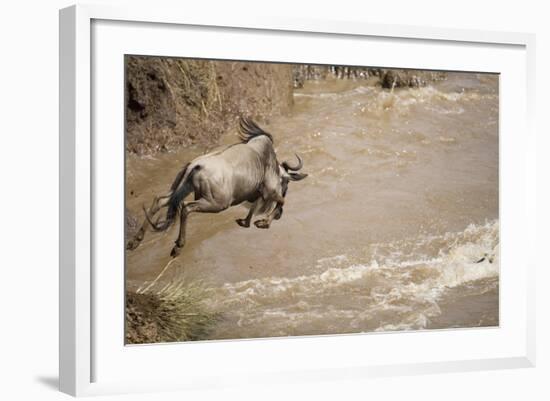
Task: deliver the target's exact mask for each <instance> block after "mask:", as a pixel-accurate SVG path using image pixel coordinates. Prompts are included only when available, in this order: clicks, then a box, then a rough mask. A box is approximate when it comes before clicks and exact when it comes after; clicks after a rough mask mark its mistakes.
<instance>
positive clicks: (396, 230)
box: [127, 74, 499, 339]
mask: <svg viewBox="0 0 550 401" xmlns="http://www.w3.org/2000/svg"><path fill="white" fill-rule="evenodd" d="M294 100H295V106H294V109H293V113H292V115H290V116H285V117H281V118H277V119H274V120H272V121H271V122H270V124H269V125H266V126H265V128H266V130H268V131H269V132H271V133H272V134H273V135H274V137H275V146H276V151H277V154H278V155H279V159H284V158H288V159H291V158H292V155H293V153H294V152H296V153H298V154H300V155H301V156H302V157H303V159H304V168H303V171H305V172H307V173H309V177H308V178H307V179H305V180H303V181H300V182H296V183H290V187H289V191H288V194H287V198H286V199H287V201H286V204H285V210H284V215H283V217H282V218H281V220H279V221H275V222H274V223H273V224H272V226H271V228H270V229H269V230H259V229H256V228H255V227H254V226H252V227H251V228H248V229H245V228H242V227H239V226H238V225H237V224H236V223H235V219H236V218H239V217H244V216H245V215H246V212H247V211H246V210H245V209H244V208H242V207H235V208H232V209H229V210H227V211H225V212H223V213H220V214H202V215H199V214H195V215H192V216H191V217H190V219H189V223H188V226H187V227H188V230H187V244H186V247H185V248H184V250H183V252H182V253H181V255H180V256H179V258H178V259H176V260H175V262H174V263H172V264H171V265H170V268H169V269H168V271H167V272H166V273H164V274H163V276H162V277H161V280H164V281H168V280H173V279H181V278H183V279H184V280H202V281H204V282H206V283H208V285H209V286H211V287H212V288H214V291H213V295H212V297H211V299H210V300H209V304H210V306H211V307H212V308H213V309H215V310H217V311H219V312H221V313H222V316H223V319H222V321H221V322H220V323H219V324H218V325H217V326H216V328H215V329H214V332H213V333H212V335H211V338H212V339H220V338H246V337H271V336H287V335H307V334H332V333H350V332H365V331H377V330H378V331H380V330H402V329H427V328H446V327H475V326H491V325H498V316H499V311H498V275H499V258H498V243H499V236H498V232H499V225H498V76H496V75H481V74H449V78H448V79H447V80H445V81H441V82H438V83H435V84H433V85H432V86H427V87H424V88H412V89H395V90H394V91H393V92H391V91H387V90H383V89H380V88H378V87H374V86H369V85H368V83H366V82H365V81H346V80H327V81H321V82H308V83H307V85H306V86H305V87H304V88H303V89H302V90H299V91H297V92H296V93H295V98H294ZM235 138H236V133H228V134H227V136H226V137H225V138H224V139H223V141H224V143H226V144H229V143H233V142H235ZM205 151H206V149H199V148H192V149H185V150H182V151H180V152H178V153H169V154H163V155H160V156H158V157H154V158H149V159H143V158H137V157H132V156H131V157H129V158H128V160H127V200H128V201H127V203H128V207H129V209H130V210H132V211H133V212H134V213H136V214H139V215H140V216H141V212H140V209H141V205H142V204H144V203H146V204H147V205H149V203H150V202H151V199H152V197H153V195H155V194H161V193H163V192H165V191H166V190H167V188H168V187H169V185H170V183H171V181H172V179H173V178H174V176H175V174H176V173H177V172H178V171H179V169H180V168H181V167H182V166H183V165H184V164H185V163H186V162H187V161H189V160H191V159H192V158H193V157H195V156H197V155H199V154H202V153H204V152H205ZM176 236H177V232H176V229H175V228H173V229H172V230H171V231H169V232H168V233H163V234H151V233H148V235H147V236H146V238H145V240H144V242H143V244H142V245H141V246H140V247H139V248H138V249H137V250H135V251H132V252H128V253H127V279H128V284H129V286H130V287H139V286H142V285H143V284H144V283H145V282H150V281H151V280H153V279H155V277H157V275H158V274H159V273H160V272H161V271H162V270H163V268H164V267H165V266H166V264H167V263H168V262H169V260H170V258H169V253H170V249H171V247H172V246H173V241H174V239H175V237H176ZM485 254H489V255H490V256H493V257H494V260H493V263H490V262H489V260H488V259H489V258H487V259H486V260H485V261H483V262H481V263H475V262H476V261H478V260H479V259H480V258H482V257H483V256H484V255H485Z"/></svg>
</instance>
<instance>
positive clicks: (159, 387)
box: [59, 5, 536, 396]
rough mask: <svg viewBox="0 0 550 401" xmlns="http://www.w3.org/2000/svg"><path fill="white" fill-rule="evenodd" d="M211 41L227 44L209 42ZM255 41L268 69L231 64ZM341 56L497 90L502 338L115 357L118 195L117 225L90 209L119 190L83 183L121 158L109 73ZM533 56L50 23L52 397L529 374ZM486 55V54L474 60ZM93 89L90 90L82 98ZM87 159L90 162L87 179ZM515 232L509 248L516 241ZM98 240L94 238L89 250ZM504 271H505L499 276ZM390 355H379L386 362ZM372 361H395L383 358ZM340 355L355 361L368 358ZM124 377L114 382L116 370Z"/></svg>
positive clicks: (507, 44)
mask: <svg viewBox="0 0 550 401" xmlns="http://www.w3.org/2000/svg"><path fill="white" fill-rule="evenodd" d="M191 31H192V34H193V35H198V36H197V37H199V38H201V46H200V47H198V46H196V47H193V48H191V47H188V48H185V47H182V46H180V47H179V48H178V47H177V43H176V42H175V40H164V39H166V38H168V37H173V36H174V35H176V36H177V35H180V34H181V35H189V34H190V33H189V32H191ZM125 32H126V33H128V35H127V38H126V39H128V37H132V38H135V36H136V35H137V36H139V38H140V44H139V46H138V45H135V43H130V42H131V41H130V40H129V39H128V40H126V39H125V37H124V36H125ZM130 32H131V33H132V35H129V33H130ZM144 32H145V34H144ZM140 35H142V36H140ZM220 35H225V38H227V39H228V40H227V41H226V40H224V41H220V40H219V38H220ZM255 35H256V39H257V36H258V35H261V37H262V40H265V41H266V43H273V44H274V46H273V47H271V51H272V52H273V53H272V54H273V55H272V56H269V55H267V54H268V53H264V54H262V53H261V51H260V49H256V53H251V50H250V49H248V50H245V47H246V45H247V44H248V45H250V43H253V39H254V38H255ZM333 39H337V40H338V41H339V43H340V47H341V53H337V52H336V51H334V52H333V53H330V52H329V53H328V54H324V55H323V54H322V53H319V52H318V53H310V54H309V55H308V54H302V53H307V51H304V49H306V46H302V47H300V44H302V45H306V44H308V43H312V44H313V45H312V46H311V47H312V49H311V52H314V51H315V46H316V45H315V43H321V42H319V41H324V42H326V45H327V49H331V48H333V49H336V48H335V47H334V44H330V43H329V42H331V40H333ZM239 41H241V42H242V43H241V44H240V45H239V43H240V42H239ZM216 42H218V43H217V44H216ZM180 43H181V42H180ZM227 43H231V44H234V46H233V47H232V46H228V45H227ZM289 43H295V44H294V45H289ZM348 44H350V45H352V44H353V45H357V46H359V45H360V46H363V45H365V46H367V45H368V46H372V47H371V48H372V49H376V48H389V47H392V46H401V47H399V49H401V50H402V52H395V53H392V54H389V50H388V51H386V53H388V54H382V53H383V52H384V50H381V51H380V54H379V55H378V53H377V56H376V57H378V59H377V60H378V61H380V60H385V61H382V64H380V63H379V62H378V63H375V65H381V66H387V67H402V68H413V67H414V68H419V69H421V68H430V69H454V70H474V71H475V70H477V71H488V72H499V73H501V74H502V81H501V135H503V136H502V143H501V155H502V156H501V165H500V179H501V192H500V196H501V221H502V223H501V230H503V231H502V232H501V233H502V242H501V243H502V246H503V248H504V249H505V250H506V251H504V252H503V253H502V260H503V267H502V269H503V270H501V272H502V273H501V309H502V311H501V326H500V327H499V328H497V329H485V330H447V331H437V332H413V333H395V334H389V333H385V334H369V335H345V336H321V337H305V338H292V339H258V340H246V341H219V342H208V344H206V343H195V344H164V345H163V344H159V345H151V346H140V347H137V346H136V347H125V346H124V340H123V338H122V337H121V336H120V333H121V330H122V326H120V325H119V323H120V322H121V321H122V319H123V315H124V314H123V307H124V306H123V303H122V302H120V301H121V299H123V298H122V292H123V287H121V286H120V283H121V279H122V280H123V265H122V264H119V263H113V265H112V266H109V269H106V266H105V264H102V263H101V262H102V261H104V260H105V259H104V257H105V255H106V254H107V253H109V255H110V256H113V260H115V261H117V260H118V261H120V260H122V259H121V257H122V256H121V255H122V253H123V247H120V245H121V242H120V240H121V234H122V232H123V228H122V221H123V219H120V220H117V219H118V218H119V217H120V216H121V215H116V213H122V203H120V202H121V200H122V198H121V196H120V195H121V194H118V195H117V194H113V197H112V199H110V202H112V203H114V204H118V205H119V206H120V207H119V209H120V210H118V209H117V210H118V212H116V210H115V209H116V207H115V209H113V213H115V215H111V214H109V213H110V212H109V211H105V210H104V207H103V206H102V202H101V198H98V196H104V195H98V194H105V193H107V192H106V191H109V188H115V186H116V185H118V184H120V180H119V178H120V174H118V173H117V174H112V176H113V180H112V181H109V182H107V181H108V180H107V181H106V180H101V179H97V177H102V174H105V171H107V170H108V171H116V169H118V168H120V169H123V167H122V164H120V160H121V159H120V157H122V156H121V155H120V153H123V152H122V149H123V136H124V135H123V129H118V128H120V127H121V126H120V121H121V119H122V118H123V117H122V114H123V113H122V114H120V111H121V110H123V104H122V103H121V102H120V99H122V97H121V96H123V94H122V92H123V87H122V86H121V87H119V88H118V89H112V88H113V86H110V87H111V90H113V91H114V92H113V93H114V94H115V96H110V97H111V99H110V100H109V99H107V98H105V99H104V97H105V93H106V92H105V91H104V89H105V88H107V87H109V85H108V84H112V83H113V82H114V83H115V86H114V87H115V88H116V84H117V82H118V83H119V82H120V77H121V74H122V70H117V68H118V67H119V66H120V65H122V64H121V63H122V59H120V58H118V56H119V55H121V54H124V53H134V54H156V55H170V56H172V55H174V56H188V57H196V56H199V55H203V56H208V55H209V54H212V53H208V52H207V50H205V49H207V48H211V49H216V51H217V52H216V53H215V54H216V56H217V57H218V58H222V59H223V58H233V59H254V58H257V59H258V60H262V61H296V62H300V61H304V60H310V61H315V62H320V63H323V62H330V61H332V62H333V63H336V62H342V63H343V62H344V61H348V62H349V63H350V64H355V65H366V64H365V61H364V60H365V59H364V58H361V57H364V55H362V56H361V55H353V54H351V53H350V51H349V48H348V50H346V46H347V45H348ZM216 46H217V48H216ZM239 46H240V47H239ZM293 46H294V47H293ZM331 46H333V47H331ZM377 46H378V47H377ZM308 48H309V47H308ZM534 48H535V38H534V35H530V34H522V33H506V32H483V31H471V30H458V29H436V28H427V27H411V26H397V25H373V24H368V23H366V22H357V21H355V22H349V21H317V20H294V19H292V18H283V19H281V18H270V17H262V16H258V17H257V18H250V16H247V18H246V19H238V18H235V17H221V16H216V17H210V16H205V15H187V14H186V13H185V10H183V9H180V10H166V9H157V8H154V7H150V8H138V7H131V8H130V7H128V8H113V7H109V6H104V5H101V6H99V5H85V6H84V5H78V6H72V7H69V8H66V9H63V10H61V11H60V328H59V329H60V368H59V370H60V372H59V374H60V390H61V391H63V392H66V393H68V394H72V395H77V396H80V395H94V394H110V393H127V392H141V391H166V390H175V389H180V390H181V389H202V388H212V387H220V386H226V385H230V384H231V385H244V384H248V385H250V384H262V383H272V384H273V383H291V382H296V381H303V380H329V379H339V378H351V379H357V380H359V379H361V378H365V377H376V376H387V375H403V374H422V373H431V372H449V371H468V370H481V369H505V368H516V367H531V366H534V364H535V334H534V333H535V305H534V302H535V301H534V300H535V294H534V289H535V282H534V270H535V263H536V261H535V260H534V257H533V256H531V255H534V252H532V249H531V248H532V247H533V246H534V245H531V244H534V243H535V241H534V239H533V238H534V236H535V218H536V215H535V184H536V183H535V164H536V163H535V154H536V149H535V142H536V141H535V132H534V129H533V122H534V118H533V113H534V85H535V75H534V73H535V72H534V57H535V55H534ZM238 49H241V50H238ZM407 49H412V50H407ZM434 49H437V52H438V53H439V56H440V57H439V58H435V57H432V58H430V57H425V58H422V57H419V58H418V59H417V60H411V58H410V57H407V56H410V55H411V54H416V53H412V52H417V51H420V52H426V53H425V54H426V55H429V54H433V51H434ZM103 52H105V53H103ZM144 52H145V53H144ZM203 52H206V53H203ZM247 52H248V53H247ZM346 52H347V53H346ZM430 52H431V53H430ZM487 52H492V53H491V54H490V55H489V56H487V54H486V53H487ZM275 53H276V55H275ZM316 54H317V55H316ZM420 54H424V53H420ZM460 54H464V55H465V58H467V59H468V60H463V61H462V62H458V61H456V59H454V58H456V57H458V55H460ZM254 55H256V57H254ZM113 56H114V57H113ZM307 57H309V58H307ZM373 57H375V56H373ZM384 57H385V59H384ZM453 57H454V58H453ZM212 58H214V57H212ZM485 59H487V60H485ZM113 60H114V61H113ZM453 60H454V61H453ZM113 63H114V64H113ZM119 63H120V64H119ZM113 66H114V67H113ZM476 66H477V67H478V68H476ZM115 70H116V71H115ZM105 71H107V74H104V72H105ZM109 71H111V72H112V74H113V75H112V76H111V75H110V72H109ZM503 71H504V72H503ZM94 80H95V81H94ZM111 80H114V81H111ZM99 82H103V84H101V83H99ZM96 84H97V85H99V86H98V87H96V86H94V85H96ZM101 85H103V86H101ZM512 94H514V96H511V95H512ZM102 96H103V97H102ZM99 98H101V99H100V100H102V101H103V100H105V103H107V101H112V102H114V103H113V104H112V105H110V110H111V112H112V113H119V114H120V115H119V116H118V117H117V116H116V114H113V117H109V116H110V114H102V113H103V111H102V110H104V109H105V108H106V107H107V106H105V105H104V104H103V102H102V101H101V102H99V100H98V99H99ZM117 102H118V103H117ZM117 104H118V106H117ZM104 124H107V125H104ZM111 127H114V128H113V129H111ZM117 127H118V128H117ZM98 129H99V130H103V131H102V132H105V130H109V132H114V134H113V135H112V136H111V137H109V138H111V139H109V140H104V139H101V140H100V141H99V142H98V141H97V140H96V139H97V138H95V137H94V132H97V131H94V130H98ZM513 132H515V136H514V135H512V133H513ZM121 140H122V142H121ZM121 144H122V147H119V146H121ZM98 158H101V160H103V161H102V162H101V163H99V162H98V160H99V159H98ZM103 163H106V164H105V165H104V164H103ZM101 171H103V173H102V172H101ZM121 171H122V170H121ZM117 177H118V178H117ZM117 180H118V181H117ZM103 185H105V187H102V186H103ZM120 190H122V188H120ZM113 218H114V220H113ZM102 219H103V220H102ZM103 221H111V222H112V221H120V227H119V228H116V229H114V230H112V231H113V232H112V233H107V232H105V231H100V230H102V229H103V227H104V224H103V223H102V222H103ZM98 230H99V231H98ZM516 231H517V232H520V234H519V236H518V234H517V233H516ZM98 232H99V233H100V234H102V235H101V236H100V237H98V236H97V235H98ZM111 236H112V237H111ZM107 242H108V243H111V244H112V245H109V249H106V248H103V250H99V249H98V248H97V246H100V248H101V246H102V245H99V244H100V243H107ZM512 243H513V244H514V246H513V247H512V246H510V244H512ZM507 244H508V245H507ZM117 247H120V254H116V253H117V251H116V249H117ZM117 258H118V259H117ZM507 263H508V264H509V265H510V266H511V265H514V266H515V268H516V269H515V270H513V269H511V268H510V269H508V268H507ZM98 266H101V269H99V268H98ZM117 269H120V270H117ZM111 275H112V276H111ZM117 291H118V292H117ZM99 292H101V296H99ZM117 294H118V295H117ZM107 308H110V311H107ZM390 343H391V347H392V348H389V344H390ZM117 344H118V345H117ZM450 344H452V345H453V347H452V348H453V349H450V348H451V347H449V345H450ZM384 347H388V348H386V349H392V350H393V351H394V352H396V353H397V354H398V355H391V354H390V353H388V352H387V351H386V352H384ZM421 347H425V350H426V352H425V354H426V355H425V357H422V358H420V357H419V355H418V354H415V353H414V352H413V350H414V349H419V348H421ZM432 348H433V349H432ZM353 350H367V351H368V353H367V351H361V352H354V351H353ZM377 350H378V351H377ZM400 350H401V351H400ZM408 350H411V351H410V352H409V351H408ZM342 354H344V355H342ZM182 355H184V356H185V358H186V360H187V361H191V362H192V363H191V365H193V368H192V369H189V368H185V367H182V366H179V368H178V369H173V368H174V366H177V365H174V363H175V358H180V359H179V360H181V357H182ZM366 355H368V357H367V356H366ZM259 357H261V358H262V359H261V360H259V359H258V358H259ZM239 360H242V362H239ZM140 361H142V362H143V363H142V364H141V369H145V370H146V371H149V372H145V373H144V374H143V375H142V376H140V375H141V373H143V372H137V371H135V370H132V369H131V366H136V364H139V362H140ZM159 361H162V362H163V366H166V368H164V370H163V369H159V364H158V362H159ZM201 361H202V362H201ZM205 361H206V362H207V363H206V362H205ZM224 361H225V362H224ZM227 361H234V362H232V363H228V362H227ZM123 365H124V366H125V367H127V368H128V369H123V368H122V367H123ZM153 366H154V368H153ZM153 369H155V370H159V372H153ZM174 370H176V371H175V372H174ZM122 371H124V372H125V373H124V374H122V373H121V372H122ZM155 373H158V374H156V375H155ZM146 377H148V379H145V378H146Z"/></svg>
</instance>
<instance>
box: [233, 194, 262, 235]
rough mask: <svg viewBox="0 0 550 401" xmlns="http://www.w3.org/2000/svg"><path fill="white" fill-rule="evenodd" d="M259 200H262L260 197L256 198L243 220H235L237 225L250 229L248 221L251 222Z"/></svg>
mask: <svg viewBox="0 0 550 401" xmlns="http://www.w3.org/2000/svg"><path fill="white" fill-rule="evenodd" d="M261 199H262V198H261V197H258V199H256V200H255V201H254V203H253V204H252V206H250V210H249V211H248V214H247V215H246V217H245V218H244V219H237V220H235V221H236V222H237V224H238V225H240V226H241V227H245V228H248V227H250V220H252V216H254V213H256V210H257V209H258V206H259V204H260V201H261Z"/></svg>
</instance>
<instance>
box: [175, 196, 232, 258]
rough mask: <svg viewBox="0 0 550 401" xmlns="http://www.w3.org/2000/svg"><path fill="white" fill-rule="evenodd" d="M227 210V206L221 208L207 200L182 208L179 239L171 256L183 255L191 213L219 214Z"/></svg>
mask: <svg viewBox="0 0 550 401" xmlns="http://www.w3.org/2000/svg"><path fill="white" fill-rule="evenodd" d="M225 209H227V206H221V205H218V204H216V203H211V202H210V201H208V200H206V199H199V200H198V201H194V202H189V203H187V204H185V205H183V206H182V208H181V211H180V229H179V234H178V238H177V239H176V241H175V245H174V247H173V248H172V251H171V252H170V256H172V257H173V258H175V257H177V256H178V255H179V254H180V253H181V249H182V248H183V247H184V245H185V229H186V226H187V217H188V216H189V215H190V214H191V213H195V212H199V213H217V212H221V211H222V210H225Z"/></svg>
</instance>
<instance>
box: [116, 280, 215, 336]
mask: <svg viewBox="0 0 550 401" xmlns="http://www.w3.org/2000/svg"><path fill="white" fill-rule="evenodd" d="M209 293H210V291H209V289H208V288H206V287H205V286H204V285H203V284H202V283H200V282H194V283H186V282H180V283H176V284H173V283H172V284H169V285H166V286H164V287H162V288H158V287H152V288H148V289H147V290H145V291H143V292H133V291H128V292H127V293H126V343H127V344H144V343H159V342H174V341H196V340H204V339H206V338H207V336H208V333H209V332H210V330H211V328H212V326H213V325H214V324H215V323H216V321H217V320H218V319H219V315H218V314H217V313H215V312H213V311H211V310H209V308H208V307H207V306H206V304H205V300H206V299H207V298H208V296H209V295H210V294H209Z"/></svg>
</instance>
